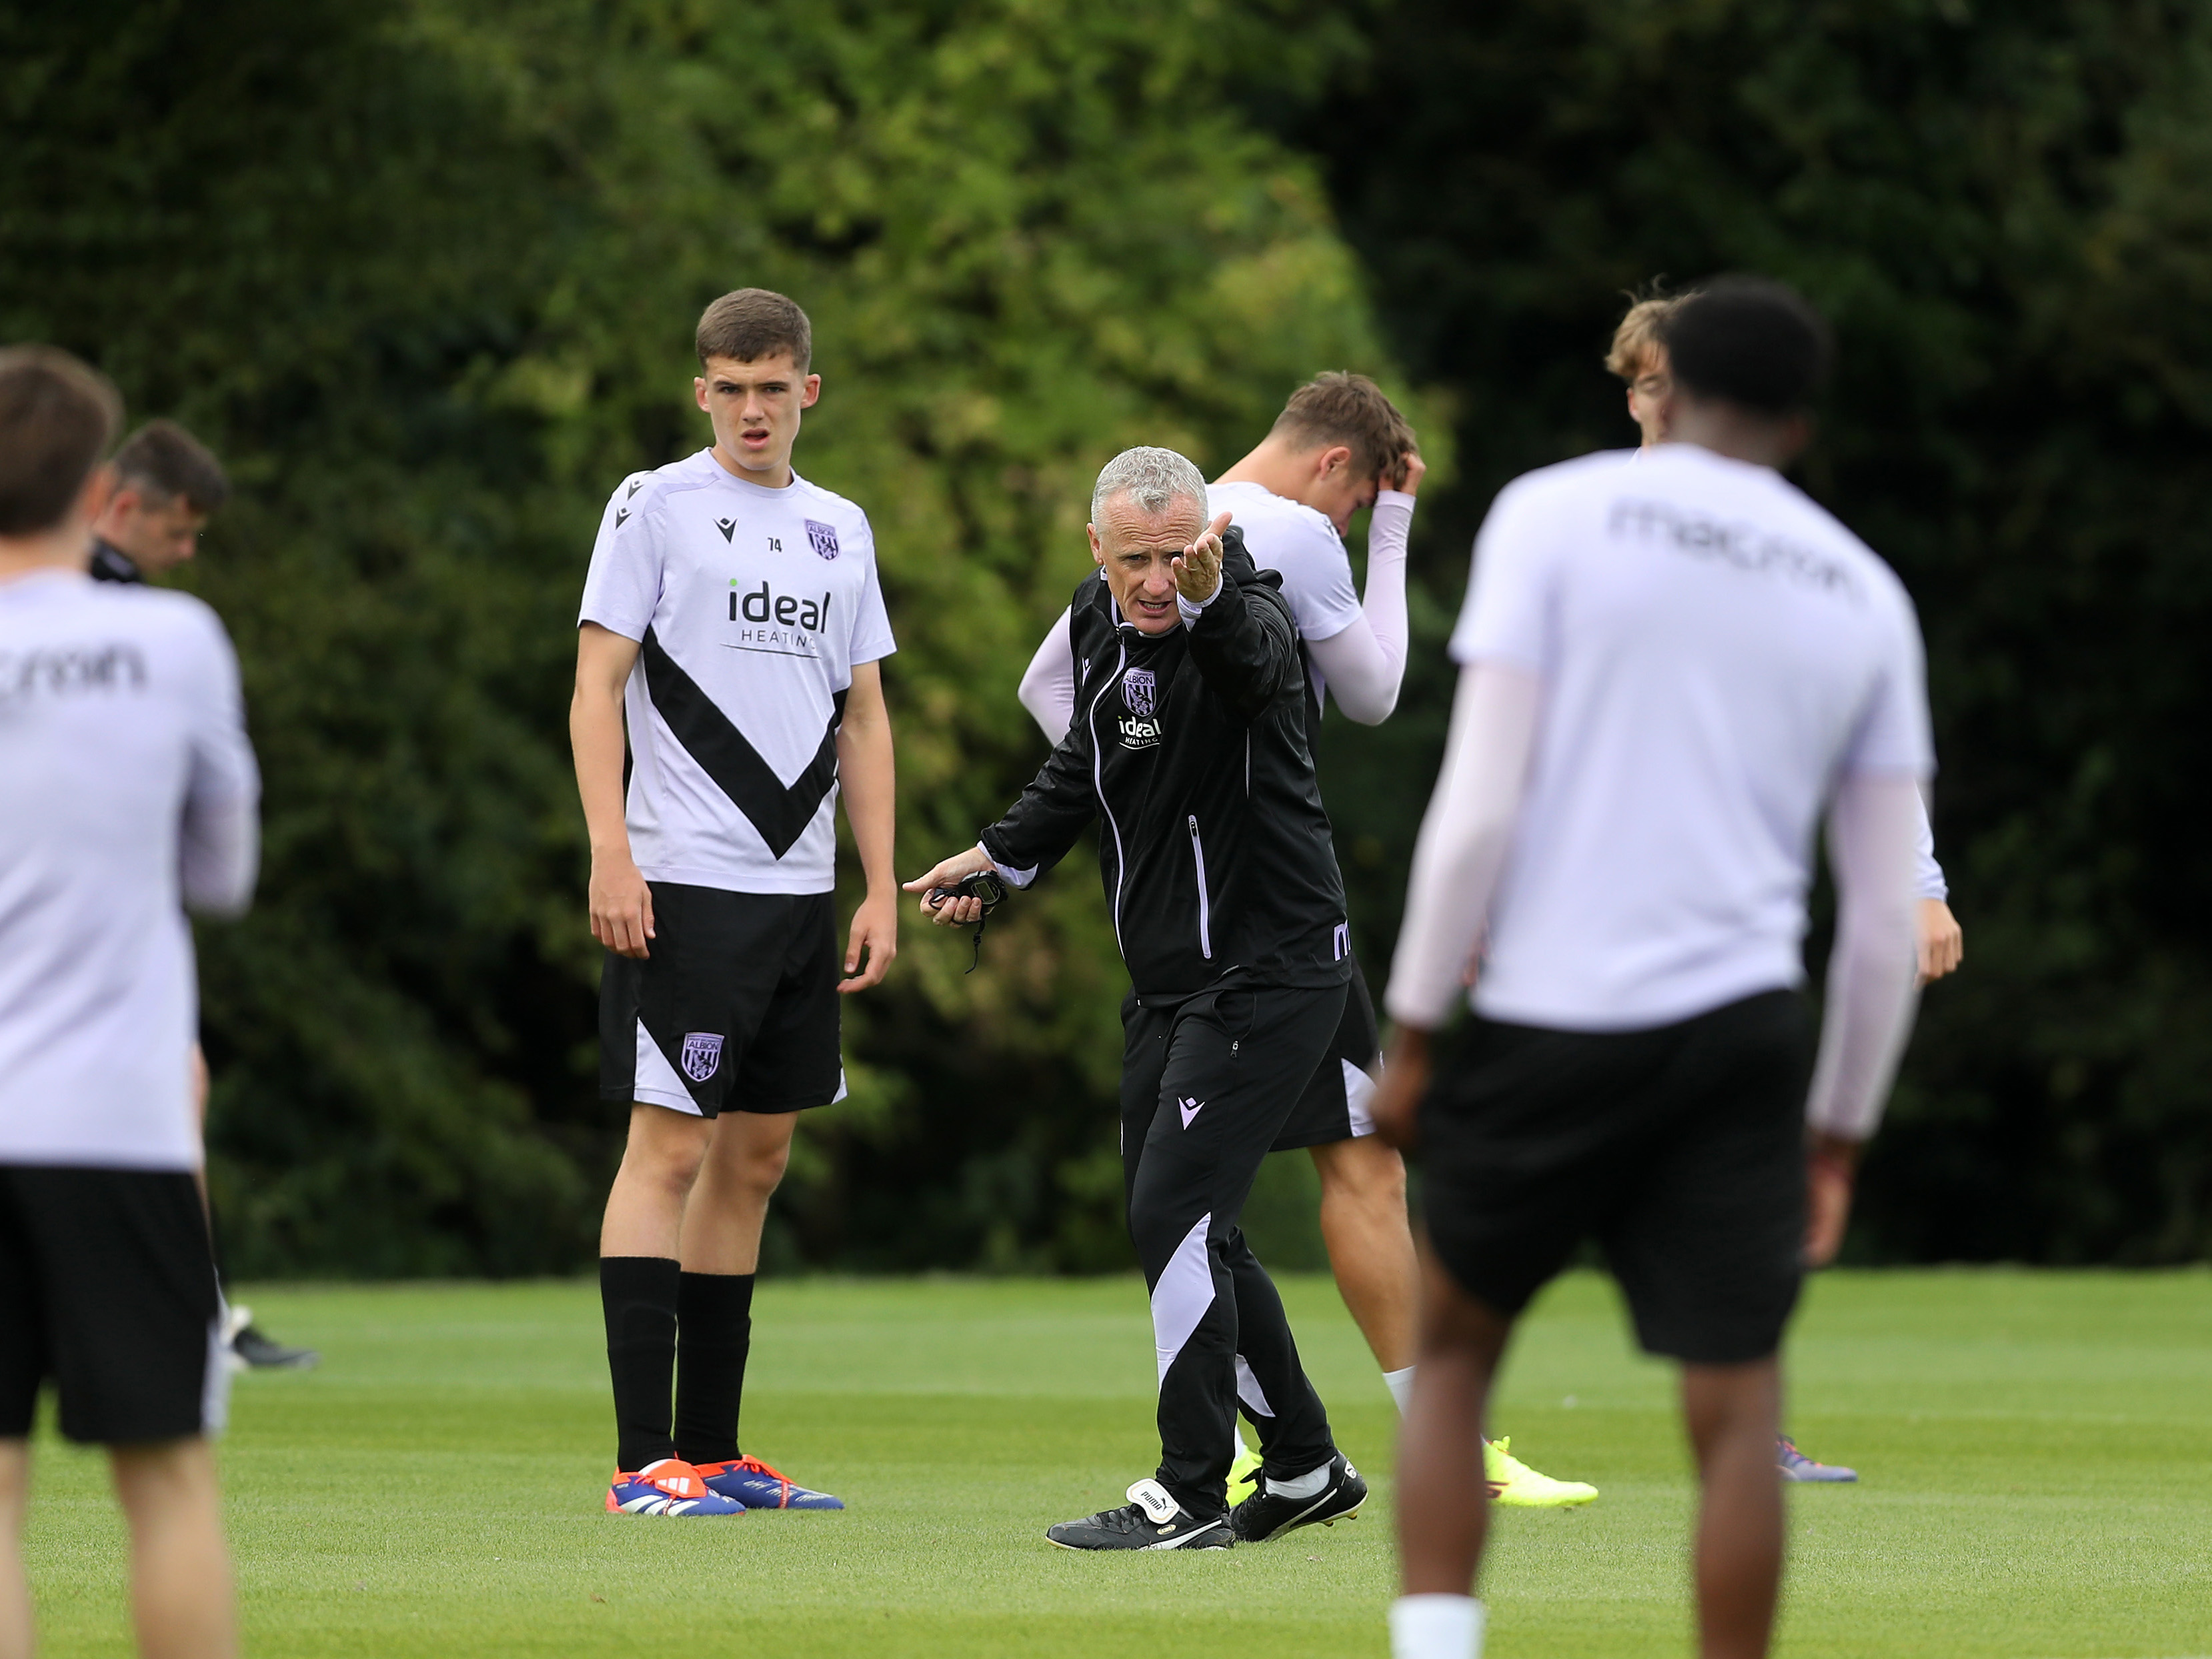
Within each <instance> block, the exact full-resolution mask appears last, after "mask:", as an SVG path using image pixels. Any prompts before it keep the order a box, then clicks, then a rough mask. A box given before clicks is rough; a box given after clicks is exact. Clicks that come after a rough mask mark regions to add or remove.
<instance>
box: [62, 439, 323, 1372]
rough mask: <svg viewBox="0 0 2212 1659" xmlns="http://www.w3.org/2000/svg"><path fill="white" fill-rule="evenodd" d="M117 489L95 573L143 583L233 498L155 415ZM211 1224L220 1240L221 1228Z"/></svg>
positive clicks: (216, 472)
mask: <svg viewBox="0 0 2212 1659" xmlns="http://www.w3.org/2000/svg"><path fill="white" fill-rule="evenodd" d="M112 465H113V467H114V470H115V492H114V494H112V495H110V496H109V497H108V498H107V505H106V507H102V508H101V509H100V518H99V520H98V521H97V522H96V523H94V526H93V527H92V535H93V541H92V574H93V578H94V580H97V581H103V582H121V583H124V584H125V585H126V586H131V585H137V584H141V583H143V582H144V581H145V580H146V578H147V577H149V576H160V575H163V574H167V572H169V571H172V570H173V569H175V568H177V567H178V566H179V565H180V564H182V563H184V562H185V561H186V560H188V559H190V558H191V556H193V554H194V553H195V552H197V550H198V546H199V538H200V532H201V531H203V530H204V529H206V528H207V521H208V520H209V518H210V517H211V516H212V515H213V513H215V510H216V508H217V507H221V506H222V504H223V503H224V502H225V501H228V500H229V499H230V481H229V480H228V478H226V477H223V473H222V463H221V462H219V461H217V460H216V458H215V457H214V455H212V454H211V453H209V451H208V448H207V446H205V445H204V444H203V443H201V442H200V441H199V440H198V439H197V438H195V437H193V436H192V435H191V433H189V432H187V431H185V429H184V428H182V427H180V426H179V425H178V424H177V423H176V422H174V421H149V422H146V424H145V425H143V426H142V427H140V428H138V429H137V431H136V432H134V433H132V434H131V435H130V437H128V438H127V439H125V441H124V443H123V447H121V448H120V449H118V450H117V451H116V452H115V459H114V461H113V462H112ZM192 1092H193V1096H194V1101H195V1106H196V1109H197V1111H198V1113H199V1115H200V1123H201V1126H202V1127H203V1128H204V1127H205V1126H206V1123H207V1093H208V1078H207V1060H206V1058H205V1056H204V1055H203V1054H201V1053H200V1045H199V1044H198V1043H197V1042H194V1043H193V1044H192ZM210 1227H211V1229H213V1231H215V1232H216V1237H217V1242H218V1245H219V1244H220V1240H221V1230H220V1228H216V1227H215V1226H214V1223H213V1206H212V1205H210ZM224 1318H225V1322H226V1323H225V1327H224V1338H225V1345H226V1346H228V1348H229V1350H230V1363H231V1366H232V1368H233V1369H234V1370H246V1369H247V1368H249V1367H258V1368H259V1369H261V1370H312V1369H313V1367H314V1365H315V1364H317V1362H318V1361H319V1360H320V1359H321V1358H322V1356H321V1355H320V1354H319V1353H317V1352H315V1351H314V1350H313V1348H295V1347H291V1346H288V1345H286V1344H284V1343H282V1342H279V1341H276V1340H275V1339H274V1338H272V1337H270V1335H269V1334H267V1333H266V1332H265V1331H264V1330H262V1329H261V1328H260V1327H259V1326H258V1325H256V1324H255V1323H254V1322H253V1310H252V1309H251V1308H246V1307H243V1306H240V1305H239V1304H235V1303H234V1304H231V1305H230V1306H229V1308H228V1310H226V1312H225V1315H224Z"/></svg>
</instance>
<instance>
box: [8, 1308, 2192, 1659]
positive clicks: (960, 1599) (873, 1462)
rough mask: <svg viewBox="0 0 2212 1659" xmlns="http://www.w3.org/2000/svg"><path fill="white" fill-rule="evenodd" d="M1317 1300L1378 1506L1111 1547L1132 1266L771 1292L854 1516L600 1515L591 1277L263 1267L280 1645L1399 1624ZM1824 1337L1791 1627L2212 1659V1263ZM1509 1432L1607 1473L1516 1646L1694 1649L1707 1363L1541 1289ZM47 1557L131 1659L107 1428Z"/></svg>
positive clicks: (1193, 1640)
mask: <svg viewBox="0 0 2212 1659" xmlns="http://www.w3.org/2000/svg"><path fill="white" fill-rule="evenodd" d="M1284 1288H1285V1299H1286V1300H1287V1301H1288V1303H1289V1304H1290V1306H1291V1316H1292V1318H1293V1320H1294V1321H1295V1322H1296V1323H1297V1329H1298V1334H1299V1337H1300V1340H1301V1342H1302V1344H1303V1345H1304V1351H1305V1353H1306V1356H1307V1359H1308V1364H1309V1367H1310V1370H1312V1372H1313V1374H1314V1376H1315V1380H1316V1383H1318V1384H1319V1386H1320V1388H1321V1389H1322V1394H1323V1395H1324V1397H1325V1398H1326V1399H1327V1400H1328V1403H1329V1406H1330V1410H1331V1415H1332V1418H1333V1419H1334V1422H1335V1425H1336V1428H1337V1432H1338V1437H1339V1439H1340V1442H1341V1443H1343V1445H1344V1447H1345V1449H1346V1450H1347V1451H1348V1452H1349V1453H1350V1454H1351V1455H1352V1458H1353V1460H1354V1461H1355V1462H1358V1464H1360V1465H1361V1466H1362V1467H1363V1468H1364V1469H1366V1470H1367V1471H1368V1472H1369V1474H1370V1479H1373V1480H1375V1484H1376V1500H1375V1501H1374V1502H1372V1503H1370V1506H1369V1508H1368V1511H1367V1513H1366V1515H1365V1516H1363V1517H1362V1518H1361V1519H1360V1520H1358V1521H1357V1522H1351V1523H1347V1524H1343V1525H1340V1526H1337V1527H1335V1528H1332V1529H1328V1530H1322V1529H1321V1528H1310V1529H1308V1530H1307V1531H1304V1532H1301V1533H1298V1534H1294V1535H1293V1536H1292V1537H1291V1538H1290V1539H1288V1540H1285V1541H1282V1542H1280V1543H1277V1544H1273V1545H1269V1546H1264V1547H1250V1548H1239V1549H1237V1550H1234V1551H1231V1552H1214V1553H1206V1554H1201V1555H1196V1556H1184V1555H1180V1554H1172V1555H1164V1556H1137V1557H1127V1556H1121V1557H1111V1558H1099V1557H1086V1556H1080V1555H1073V1554H1069V1553H1065V1552H1062V1551H1059V1550H1054V1549H1051V1548H1049V1547H1047V1546H1046V1545H1045V1544H1044V1543H1043V1541H1042V1539H1041V1538H1040V1536H1039V1534H1040V1533H1041V1532H1042V1528H1044V1527H1045V1526H1046V1525H1048V1523H1049V1522H1054V1521H1057V1520H1062V1519H1066V1517H1068V1516H1075V1515H1079V1514H1083V1513H1085V1512H1087V1511H1089V1510H1094V1509H1098V1508H1103V1507H1104V1506H1105V1505H1107V1504H1109V1503H1112V1502H1115V1501H1116V1500H1117V1499H1118V1498H1119V1497H1120V1494H1121V1489H1122V1487H1123V1486H1126V1485H1127V1483H1128V1482H1129V1481H1130V1480H1133V1479H1135V1478H1136V1477H1137V1476H1139V1475H1140V1474H1146V1473H1149V1472H1150V1470H1151V1468H1152V1462H1153V1458H1154V1447H1153V1443H1152V1422H1151V1396H1152V1352H1151V1331H1150V1328H1149V1325H1148V1322H1147V1320H1146V1304H1145V1297H1144V1294H1143V1290H1142V1286H1141V1285H1139V1284H1138V1283H1137V1282H1136V1281H1134V1280H1132V1279H1115V1280H1103V1281H1096V1280H1095V1281H1084V1282H1059V1283H1039V1282H1031V1281H1008V1280H995V1281H994V1280H915V1281H904V1282H891V1281H876V1282H846V1281H835V1280H814V1281H807V1280H798V1281H786V1282H781V1283H770V1284H768V1285H763V1289H762V1291H761V1294H760V1297H759V1304H758V1306H757V1310H756V1352H755V1355H754V1359H753V1369H752V1374H751V1378H750V1388H749V1393H748V1398H747V1401H746V1416H745V1425H744V1427H745V1435H744V1438H745V1443H746V1446H747V1449H749V1450H752V1451H755V1452H757V1453H758V1454H760V1455H763V1456H764V1457H766V1458H768V1459H769V1461H770V1462H774V1463H776V1464H779V1465H781V1466H782V1467H784V1468H787V1469H789V1470H790V1471H791V1473H792V1474H793V1475H794V1476H795V1477H797V1478H798V1479H799V1480H803V1481H805V1482H807V1483H809V1484H812V1485H817V1486H823V1487H826V1488H828V1489H829V1490H830V1491H833V1492H839V1493H841V1494H842V1495H843V1496H844V1497H845V1498H846V1499H847V1501H848V1503H850V1504H852V1505H853V1508H852V1509H851V1510H850V1511H848V1513H845V1514H842V1515H803V1514H782V1515H779V1514H756V1515H751V1516H746V1517H744V1518H743V1519H742V1520H737V1521H729V1522H681V1521H677V1522H664V1521H657V1520H647V1519H637V1518H625V1517H618V1516H607V1515H605V1514H603V1513H601V1512H600V1510H599V1503H600V1498H601V1494H602V1492H603V1491H604V1486H603V1484H602V1483H603V1482H604V1481H605V1479H606V1475H607V1471H608V1468H609V1467H610V1460H611V1456H612V1451H613V1448H612V1439H613V1436H612V1429H611V1410H610V1407H608V1405H607V1403H606V1400H605V1372H604V1370H603V1369H602V1362H601V1356H600V1334H599V1306H598V1299H597V1294H596V1291H595V1289H594V1288H593V1287H592V1286H590V1285H584V1284H550V1285H506V1286H487V1285H450V1286H435V1287H419V1286H409V1287H389V1288H386V1287H379V1288H361V1289H324V1290H308V1289H292V1290H281V1291H280V1290H274V1289H257V1290H253V1291H247V1292H246V1293H245V1294H246V1299H248V1300H250V1301H251V1303H252V1305H253V1307H254V1310H255V1311H256V1313H257V1315H258V1316H260V1318H261V1319H262V1320H263V1322H264V1323H265V1324H266V1326H267V1327H268V1328H270V1329H272V1330H274V1331H276V1333H278V1334H280V1335H282V1336H283V1337H284V1338H285V1339H286V1340H290V1341H297V1342H307V1343H313V1344H314V1345H316V1346H319V1347H321V1348H322V1349H323V1351H324V1354H325V1364H324V1368H323V1369H322V1370H319V1371H317V1372H313V1373H312V1374H307V1375H281V1374H280V1375H273V1376H272V1375H264V1376H248V1377H246V1378H242V1379H240V1385H239V1387H238V1389H237V1391H236V1394H235V1395H234V1402H233V1417H234V1426H233V1430H232V1432H231V1434H230V1436H229V1437H228V1441H227V1443H226V1444H225V1448H224V1452H223V1462H224V1469H225V1475H226V1480H227V1483H228V1497H229V1505H230V1516H231V1522H230V1525H231V1539H232V1545H233V1548H234V1553H235V1554H236V1557H237V1560H238V1565H239V1574H240V1588H241V1591H242V1595H243V1599H244V1606H245V1616H246V1631H247V1636H248V1644H249V1650H250V1651H251V1652H254V1653H258V1654H261V1655H267V1656H275V1655H284V1656H325V1655H328V1656H337V1655H349V1656H350V1655H375V1656H380V1659H392V1656H414V1655H422V1656H432V1655H435V1656H441V1659H453V1656H473V1655H479V1654H481V1655H562V1656H592V1655H614V1654H622V1655H630V1654H647V1653H656V1654H657V1653H668V1652H677V1653H684V1654H690V1653H700V1654H724V1653H738V1652H744V1651H755V1652H762V1653H778V1654H801V1655H860V1656H879V1655H880V1656H893V1655H896V1656H909V1655H910V1656H940V1655H942V1656H953V1655H959V1656H976V1655H1001V1654H1003V1655H1021V1656H1047V1659H1059V1656H1076V1655H1084V1656H1090V1655H1097V1656H1102V1659H1104V1656H1111V1659H1128V1656H1131V1655H1133V1654H1144V1655H1148V1656H1166V1655H1182V1654H1191V1655H1206V1656H1232V1655H1244V1654H1250V1655H1255V1656H1267V1659H1296V1656H1304V1655H1322V1654H1328V1655H1381V1654H1383V1653H1385V1652H1386V1651H1387V1644H1386V1642H1385V1639H1384V1635H1383V1606H1384V1603H1385V1601H1387V1599H1388V1598H1389V1595H1390V1594H1391V1589H1392V1551H1391V1542H1390V1524H1391V1523H1390V1515H1389V1490H1390V1482H1389V1468H1390V1431H1391V1426H1392V1422H1393V1413H1392V1412H1391V1408H1390V1405H1389V1398H1388V1396H1387V1395H1385V1394H1384V1392H1383V1387H1382V1383H1381V1382H1380V1380H1379V1379H1378V1378H1377V1377H1376V1373H1375V1370H1374V1368H1373V1366H1372V1364H1371V1363H1370V1361H1369V1359H1368V1358H1367V1355H1366V1353H1365V1352H1364V1349H1363V1348H1362V1347H1361V1346H1360V1343H1359V1340H1358V1334H1357V1333H1356V1332H1355V1331H1354V1330H1353V1328H1352V1324H1351V1322H1350V1321H1349V1320H1348V1319H1347V1318H1346V1316H1345V1315H1344V1312H1343V1310H1342V1308H1341V1306H1340V1304H1338V1302H1337V1300H1336V1297H1335V1292H1334V1289H1333V1287H1332V1286H1331V1285H1329V1284H1328V1281H1327V1280H1326V1279H1315V1278H1298V1279H1291V1280H1289V1281H1287V1282H1286V1283H1285V1287H1284ZM1791 1360H1792V1367H1793V1374H1794V1378H1795V1395H1794V1398H1795V1404H1794V1406H1793V1407H1792V1410H1791V1413H1790V1424H1791V1426H1792V1428H1793V1429H1794V1431H1796V1434H1797V1436H1798V1437H1799V1439H1800V1440H1801V1441H1802V1442H1803V1443H1804V1444H1805V1445H1806V1446H1807V1447H1808V1449H1811V1450H1812V1451H1813V1452H1814V1455H1818V1456H1820V1457H1823V1458H1826V1459H1827V1460H1829V1461H1831V1462H1849V1463H1853V1464H1856V1465H1857V1467H1858V1468H1859V1469H1860V1471H1861V1474H1862V1475H1863V1482H1862V1484H1861V1485H1859V1486H1856V1487H1850V1486H1845V1487H1836V1488H1801V1489H1796V1490H1795V1492H1793V1496H1792V1499H1791V1512H1792V1540H1791V1545H1792V1563H1791V1571H1790V1587H1789V1593H1788V1594H1789V1601H1788V1607H1787V1612H1786V1613H1785V1616H1784V1632H1783V1637H1782V1646H1781V1650H1782V1651H1783V1652H1784V1653H1785V1654H1790V1655H1798V1656H1808V1659H1809V1656H1814V1655H1820V1656H1837V1659H1842V1656H1853V1659H1857V1656H1875V1655H1882V1656H1936V1655H1942V1656H1972V1659H1982V1656H1988V1659H1997V1656H2004V1659H2176V1656H2199V1655H2212V1274H2208V1273H2203V1272H2196V1273H2172V1274H2160V1275H2141V1276H2130V1275H2118V1274H2075V1275H2063V1276H2062V1275H2041V1274H2028V1273H1997V1272H1988V1273H1981V1272H1973V1273H1968V1272H1960V1273H1910V1274H1837V1275H1831V1276H1829V1277H1826V1278H1825V1279H1821V1280H1820V1281H1819V1282H1818V1283H1817V1284H1816V1285H1814V1288H1813V1291H1812V1294H1811V1296H1810V1297H1809V1300H1808V1306H1807V1308H1806V1310H1805V1311H1804V1313H1803V1314H1802V1316H1801V1317H1800V1319H1799V1322H1798V1324H1797V1327H1796V1334H1795V1338H1794V1342H1793V1349H1792V1355H1791ZM1498 1427H1499V1428H1500V1429H1502V1430H1503V1431H1506V1432H1509V1433H1510V1434H1511V1435H1512V1437H1513V1441H1514V1448H1515V1449H1516V1451H1520V1452H1523V1453H1525V1454H1526V1455H1528V1460H1529V1461H1530V1462H1533V1463H1534V1464H1535V1465H1536V1466H1537V1467H1538V1468H1542V1469H1544V1470H1547V1472H1549V1473H1552V1474H1559V1475H1562V1476H1566V1477H1571V1478H1583V1479H1588V1480H1593V1481H1595V1482H1596V1483H1597V1484H1598V1485H1599V1486H1600V1487H1601V1488H1602V1491H1603V1494H1604V1495H1603V1497H1602V1498H1601V1499H1600V1500H1599V1502H1598V1503H1597V1504H1595V1505H1594V1506H1592V1507H1591V1508H1589V1509H1588V1510H1579V1511H1568V1512H1538V1513H1531V1512H1528V1511H1507V1512H1504V1513H1503V1514H1501V1515H1500V1516H1499V1522H1500V1524H1499V1527H1498V1534H1497V1544H1496V1547H1495V1548H1494V1551H1493V1553H1492V1558H1491V1562H1490V1565H1489V1569H1488V1573H1487V1577H1486V1584H1485V1592H1486V1595H1488V1597H1489V1598H1490V1601H1491V1605H1492V1638H1491V1644H1490V1649H1489V1651H1490V1653H1491V1654H1492V1655H1493V1656H1496V1659H1533V1656H1568V1655H1574V1656H1583V1659H1610V1656H1620V1659H1650V1656H1652V1655H1654V1654H1667V1653H1681V1652H1685V1651H1687V1650H1688V1637H1687V1633H1688V1617H1689V1615H1688V1608H1687V1596H1686V1583H1685V1572H1684V1566H1683V1557H1682V1542H1683V1536H1684V1529H1685V1523H1686V1516H1687V1510H1688V1504H1689V1500H1690V1487H1689V1482H1688V1480H1687V1478H1686V1464H1685V1460H1684V1457H1683V1455H1682V1451H1681V1447H1680V1435H1679V1432H1678V1431H1677V1430H1676V1428H1675V1425H1674V1419H1673V1414H1672V1389H1671V1382H1670V1379H1669V1376H1668V1372H1667V1371H1666V1370H1664V1369H1663V1368H1662V1367H1661V1366H1658V1365H1656V1364H1650V1363H1649V1362H1647V1361H1644V1360H1643V1359H1640V1358H1637V1357H1636V1356H1635V1355H1634V1354H1633V1353H1632V1351H1631V1348H1630V1345H1629V1342H1628V1340H1627V1338H1626V1334H1625V1332H1624V1328H1623V1324H1622V1321H1621V1319H1620V1314H1619V1312H1618V1310H1617V1308H1616V1306H1615V1303H1614V1298H1613V1291H1612V1290H1611V1288H1610V1286H1609V1285H1607V1284H1606V1283H1605V1282H1604V1281H1602V1280H1600V1279H1595V1278H1593V1277H1589V1276H1580V1277H1577V1278H1573V1279H1568V1280H1565V1281H1563V1282H1562V1283H1561V1284H1559V1285H1556V1286H1555V1287H1553V1291H1551V1292H1550V1293H1549V1294H1548V1295H1547V1297H1546V1298H1545V1300H1544V1301H1543V1302H1542V1303H1541V1304H1540V1306H1539V1308H1538V1310H1536V1313H1535V1315H1534V1317H1533V1318H1532V1319H1531V1321H1530V1322H1529V1323H1528V1325H1527V1327H1525V1328H1524V1331H1523V1334H1522V1340H1521V1341H1520V1343H1519V1345H1518V1346H1517V1348H1516V1352H1515V1354H1514V1356H1513V1358H1512V1359H1511V1361H1510V1370H1509V1373H1508V1378H1507V1382H1506V1384H1505V1388H1504V1398H1503V1401H1502V1404H1501V1408H1500V1410H1499V1413H1498ZM29 1551H30V1560H31V1571H32V1573H33V1578H34V1582H35V1583H36V1585H37V1593H38V1601H39V1613H40V1621H41V1630H42V1634H43V1637H44V1646H43V1651H44V1652H45V1653H46V1654H47V1655H48V1656H75V1655H90V1654H101V1655H105V1654H118V1655H119V1654H124V1653H127V1652H128V1651H129V1649H128V1646H127V1638H126V1637H125V1616H124V1610H123V1603H122V1597H121V1589H120V1586H121V1579H122V1572H123V1559H124V1558H123V1541H122V1530H121V1527H120V1525H119V1523H118V1521H117V1519H116V1517H115V1516H114V1513H113V1510H112V1505H110V1504H109V1503H108V1501H107V1499H106V1491H105V1485H104V1472H103V1468H102V1465H101V1463H100V1461H99V1459H98V1457H97V1455H94V1454H89V1453H86V1452H83V1451H80V1450H78V1449H75V1448H70V1447H68V1446H65V1445H63V1444H61V1443H58V1442H56V1441H54V1440H52V1438H51V1437H48V1438H46V1439H45V1440H43V1441H42V1442H41V1443H40V1446H39V1448H38V1451H37V1462H36V1467H35V1469H34V1474H33V1504H32V1515H31V1524H30V1535H29Z"/></svg>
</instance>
